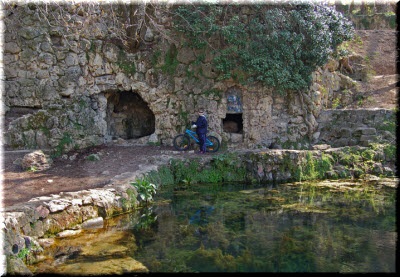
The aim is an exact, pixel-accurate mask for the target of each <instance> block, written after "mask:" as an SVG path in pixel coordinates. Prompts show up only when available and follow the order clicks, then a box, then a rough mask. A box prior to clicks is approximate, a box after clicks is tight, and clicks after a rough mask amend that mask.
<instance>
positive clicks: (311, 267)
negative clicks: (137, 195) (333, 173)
mask: <svg viewBox="0 0 400 277" xmlns="http://www.w3.org/2000/svg"><path fill="white" fill-rule="evenodd" d="M396 186H397V183H396V182H395V181H393V180H386V181H380V182H378V181H375V182H368V183H366V182H356V181H343V180H342V181H323V182H319V183H304V182H303V183H287V184H280V185H276V186H273V185H264V186H261V185H258V186H255V185H243V184H209V185H204V184H201V185H187V186H186V187H178V189H177V188H175V189H172V188H168V187H166V188H162V189H160V191H158V193H157V195H156V197H155V199H154V200H155V202H154V204H153V205H151V206H148V207H147V208H144V209H142V210H141V211H140V212H137V213H136V212H135V213H131V214H127V215H123V216H119V217H117V218H113V219H111V220H107V221H106V224H105V225H104V228H101V229H96V230H84V231H83V232H81V233H80V234H79V235H77V236H75V237H68V238H64V239H61V238H60V239H56V240H55V242H54V244H53V245H52V246H51V247H48V248H46V251H47V254H46V255H47V258H46V259H43V261H42V262H41V263H39V264H37V265H35V266H34V267H33V266H32V268H31V270H33V271H34V273H40V272H46V273H64V274H68V273H71V274H74V273H78V274H79V273H82V272H85V273H89V272H90V273H94V274H96V273H97V274H104V273H106V272H107V273H110V271H114V272H116V273H124V272H129V270H132V268H133V267H135V266H136V270H139V271H140V270H141V269H140V268H141V267H140V266H142V267H143V265H144V266H145V267H146V268H147V269H148V271H149V272H343V273H349V272H350V273H354V272H357V273H359V272H395V271H396V267H395V264H396V259H395V257H396V240H397V232H396ZM128 264H130V265H131V267H129V266H128ZM132 264H134V266H132ZM138 264H139V265H138ZM121 265H124V266H121ZM100 268H101V269H100ZM121 268H122V269H121Z"/></svg>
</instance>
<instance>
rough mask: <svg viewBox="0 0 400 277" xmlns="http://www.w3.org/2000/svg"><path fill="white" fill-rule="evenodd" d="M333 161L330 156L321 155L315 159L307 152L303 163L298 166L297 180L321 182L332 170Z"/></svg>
mask: <svg viewBox="0 0 400 277" xmlns="http://www.w3.org/2000/svg"><path fill="white" fill-rule="evenodd" d="M333 164H334V159H333V157H332V156H331V155H329V154H325V153H322V154H321V157H320V158H318V159H316V158H315V157H313V155H312V153H311V152H307V154H306V160H305V162H303V163H301V165H300V172H299V173H300V174H299V180H300V181H302V180H322V179H325V174H326V172H328V171H331V170H332V168H333Z"/></svg>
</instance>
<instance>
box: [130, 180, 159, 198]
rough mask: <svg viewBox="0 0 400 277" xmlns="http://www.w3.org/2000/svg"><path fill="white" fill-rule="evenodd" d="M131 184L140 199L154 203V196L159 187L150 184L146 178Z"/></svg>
mask: <svg viewBox="0 0 400 277" xmlns="http://www.w3.org/2000/svg"><path fill="white" fill-rule="evenodd" d="M130 184H131V185H132V186H134V187H135V188H136V190H137V192H138V194H139V197H140V198H141V199H142V200H143V201H145V202H146V203H147V202H150V201H152V200H153V195H154V194H156V192H157V186H156V185H155V184H153V183H150V181H149V180H148V179H147V178H146V177H144V178H141V179H136V181H135V182H131V183H130Z"/></svg>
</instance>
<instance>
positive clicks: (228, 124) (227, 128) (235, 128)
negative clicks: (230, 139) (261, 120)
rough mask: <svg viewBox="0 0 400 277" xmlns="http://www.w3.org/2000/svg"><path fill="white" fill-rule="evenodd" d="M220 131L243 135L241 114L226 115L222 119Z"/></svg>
mask: <svg viewBox="0 0 400 277" xmlns="http://www.w3.org/2000/svg"><path fill="white" fill-rule="evenodd" d="M222 129H223V131H224V132H225V133H236V134H242V133H243V118H242V114H241V113H235V114H226V117H225V118H224V119H222Z"/></svg>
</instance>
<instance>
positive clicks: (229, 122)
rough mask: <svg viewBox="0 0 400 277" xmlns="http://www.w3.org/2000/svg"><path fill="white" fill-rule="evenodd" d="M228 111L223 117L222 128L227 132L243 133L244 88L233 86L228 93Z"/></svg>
mask: <svg viewBox="0 0 400 277" xmlns="http://www.w3.org/2000/svg"><path fill="white" fill-rule="evenodd" d="M225 95H226V100H227V113H226V117H225V118H224V119H222V129H223V131H224V132H225V133H236V134H243V116H242V115H243V105H242V90H241V89H240V88H239V87H236V86H234V87H231V88H229V89H228V90H227V91H226V93H225Z"/></svg>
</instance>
